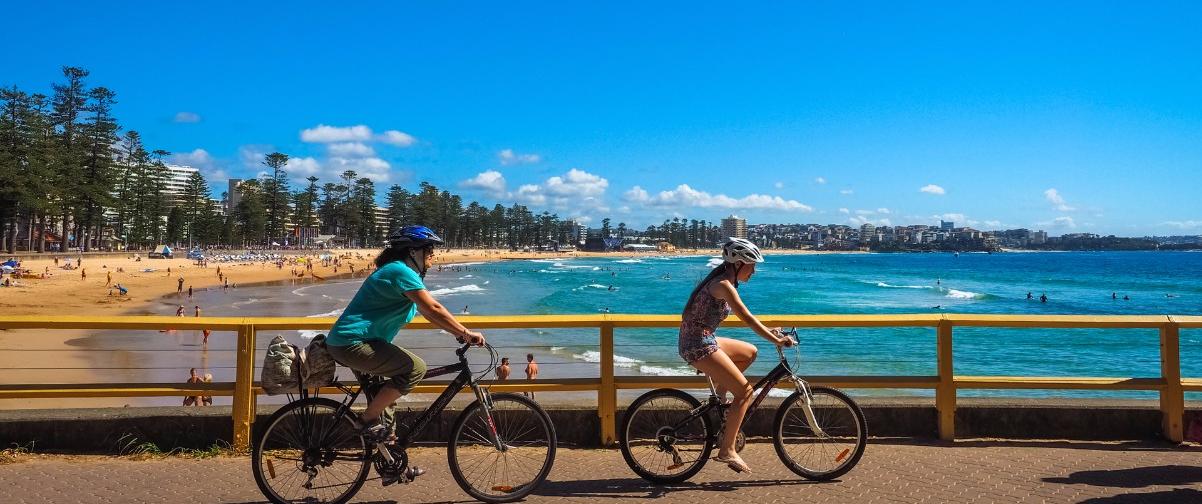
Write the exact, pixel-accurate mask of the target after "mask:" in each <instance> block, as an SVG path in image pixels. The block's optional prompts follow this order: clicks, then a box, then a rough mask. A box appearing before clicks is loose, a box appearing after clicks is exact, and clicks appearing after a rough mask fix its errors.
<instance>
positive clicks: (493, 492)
mask: <svg viewBox="0 0 1202 504" xmlns="http://www.w3.org/2000/svg"><path fill="white" fill-rule="evenodd" d="M485 347H486V348H487V349H488V351H489V354H490V356H491V358H492V363H491V364H490V365H489V367H488V369H486V370H485V371H484V372H482V373H478V374H473V373H472V372H471V371H470V370H469V368H468V362H467V357H465V353H466V352H467V350H468V349H469V348H470V346H469V345H464V346H462V347H460V348H459V349H458V350H456V351H455V355H457V356H458V357H459V363H458V364H451V365H448V366H442V367H438V368H433V369H430V370H428V371H426V378H431V377H435V376H440V375H445V374H451V373H456V372H457V373H459V374H458V375H457V376H456V377H455V379H453V380H451V382H450V383H449V384H447V388H446V390H444V391H443V392H442V394H441V395H439V396H438V399H436V400H435V401H434V402H433V403H432V404H430V407H429V408H427V409H426V410H425V411H424V412H422V413H421V414H420V415H419V416H417V417H416V419H413V421H412V422H411V423H409V424H408V425H404V424H402V422H399V421H398V422H397V440H396V442H395V443H392V444H387V443H379V444H375V445H371V444H369V442H368V441H367V440H366V439H364V438H363V437H362V436H361V435H360V434H359V432H360V429H361V428H362V426H363V422H362V421H361V420H360V418H359V414H358V413H356V412H355V411H354V410H352V409H351V405H352V404H354V402H355V399H357V398H358V397H359V394H360V393H363V394H364V395H366V397H367V400H368V402H370V401H371V399H372V397H374V392H375V391H378V390H379V387H381V386H383V383H384V381H385V379H384V378H381V377H375V376H369V375H365V374H361V373H355V375H356V378H358V381H359V388H358V389H353V388H352V387H350V386H347V385H345V384H342V383H335V384H334V386H336V387H338V388H339V389H340V390H342V392H343V393H345V394H346V395H345V397H344V398H343V399H342V401H341V402H339V401H335V400H333V399H330V398H327V397H317V396H316V395H310V394H309V392H308V391H307V390H303V389H302V390H300V391H299V392H298V393H299V396H300V397H299V399H297V400H295V401H292V402H290V403H288V404H287V405H285V406H284V407H283V408H280V410H279V411H276V412H275V413H274V414H272V415H271V417H270V418H268V419H267V422H266V423H265V424H264V426H263V428H262V430H261V432H260V433H259V435H258V436H257V437H256V438H255V441H254V443H253V446H252V451H251V467H252V470H253V472H254V475H255V482H257V483H258V485H259V489H260V490H262V492H263V495H264V496H266V497H267V499H268V500H270V501H271V502H273V503H277V504H284V503H289V504H290V503H297V502H305V503H344V502H347V501H348V500H350V499H351V497H353V496H354V495H355V493H356V492H358V491H359V489H360V488H361V487H362V486H363V483H364V482H365V481H367V479H368V475H369V472H370V471H371V469H372V468H373V466H374V468H375V470H376V472H377V473H378V474H379V475H380V477H381V478H382V479H384V480H385V481H388V482H392V481H399V482H401V483H408V482H409V481H410V480H411V478H412V477H413V474H414V471H411V470H410V469H409V457H408V454H407V451H406V449H407V448H408V447H409V446H410V445H411V444H412V443H413V441H414V440H415V439H416V438H417V437H418V436H419V435H420V434H421V432H422V430H423V429H425V427H426V426H427V424H429V423H430V421H431V420H432V419H433V418H434V417H435V416H437V415H439V414H441V413H442V410H443V408H445V407H446V405H447V403H449V402H450V401H451V399H452V398H453V397H455V394H457V393H459V391H460V390H462V389H463V387H464V386H470V387H471V389H472V392H473V393H474V394H475V396H476V400H475V401H474V402H472V403H471V404H470V405H468V406H467V407H466V408H465V409H464V410H463V412H462V413H460V414H459V417H458V419H457V420H456V421H455V424H454V426H453V427H452V428H451V436H450V439H449V441H448V442H447V462H448V464H449V465H450V468H451V474H452V475H453V476H454V477H455V481H456V482H457V483H459V486H460V487H461V488H463V491H465V492H467V494H468V495H470V496H472V497H473V498H476V499H479V500H481V501H484V502H512V501H516V500H520V499H522V498H524V497H525V496H526V495H528V494H529V493H530V492H531V491H533V490H534V489H535V488H536V487H537V486H538V485H539V484H541V483H542V482H543V480H545V479H546V477H547V474H548V473H549V472H550V471H551V465H552V464H553V463H554V462H555V447H556V439H555V426H554V425H552V424H551V418H550V417H549V416H547V412H546V411H544V410H543V409H542V408H541V407H540V406H539V405H538V404H537V403H535V402H534V401H533V400H531V399H528V398H526V397H523V396H521V395H518V394H509V393H498V394H492V393H489V391H488V389H487V388H486V387H483V386H481V385H479V383H478V382H479V379H480V377H482V376H484V375H486V374H487V373H488V372H490V371H491V370H492V369H493V368H495V367H496V364H497V361H498V359H497V352H496V351H495V350H494V349H493V348H492V346H489V345H485Z"/></svg>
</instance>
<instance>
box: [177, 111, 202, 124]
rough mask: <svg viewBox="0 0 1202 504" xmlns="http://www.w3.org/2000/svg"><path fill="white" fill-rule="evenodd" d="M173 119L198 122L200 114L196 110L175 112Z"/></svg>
mask: <svg viewBox="0 0 1202 504" xmlns="http://www.w3.org/2000/svg"><path fill="white" fill-rule="evenodd" d="M174 121H175V122H177V123H198V122H200V114H197V113H196V112H176V113H175V119H174Z"/></svg>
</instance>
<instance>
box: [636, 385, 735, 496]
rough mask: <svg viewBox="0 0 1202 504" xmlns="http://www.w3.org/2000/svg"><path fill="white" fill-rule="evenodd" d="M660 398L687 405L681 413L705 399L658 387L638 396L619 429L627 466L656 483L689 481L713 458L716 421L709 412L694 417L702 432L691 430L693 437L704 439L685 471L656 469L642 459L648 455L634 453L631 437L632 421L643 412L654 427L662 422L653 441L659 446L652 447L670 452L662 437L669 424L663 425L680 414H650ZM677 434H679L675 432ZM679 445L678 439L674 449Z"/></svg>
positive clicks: (674, 454) (641, 437) (643, 439)
mask: <svg viewBox="0 0 1202 504" xmlns="http://www.w3.org/2000/svg"><path fill="white" fill-rule="evenodd" d="M658 399H664V400H666V401H667V402H668V404H672V403H673V402H675V403H676V404H678V405H680V406H685V408H682V409H681V410H680V413H687V412H688V411H689V410H692V409H694V408H698V407H700V406H701V401H698V400H697V398H696V397H693V396H691V395H689V394H687V393H685V392H683V391H680V390H676V389H667V388H664V389H656V390H652V391H650V392H647V393H646V394H643V395H641V396H639V397H638V399H635V400H634V402H633V403H630V407H629V408H626V414H625V416H623V417H622V425H621V426H620V427H619V429H618V445H619V447H620V448H621V450H622V458H624V459H626V465H627V466H629V467H630V469H631V470H633V471H634V472H635V474H638V475H639V476H640V477H642V478H643V479H645V480H647V481H650V482H652V483H657V484H670V483H680V482H682V481H685V480H688V479H689V478H692V477H693V476H694V475H696V474H697V473H698V472H699V471H701V469H702V468H703V467H705V463H706V461H708V460H709V456H710V452H711V451H713V449H714V444H713V440H712V437H713V432H714V426H713V421H712V420H711V419H710V415H709V414H708V413H706V414H703V415H701V416H699V417H697V418H696V419H694V422H695V424H690V425H692V426H693V428H697V427H700V429H701V432H694V433H691V436H690V438H691V439H694V440H701V445H700V446H698V447H696V448H695V451H696V453H698V456H697V457H696V458H695V459H693V460H692V461H690V462H688V463H687V464H685V465H683V466H681V467H683V469H684V470H683V471H679V472H674V473H671V474H664V473H662V472H656V470H655V469H653V468H648V467H646V466H645V465H644V464H643V463H641V462H640V460H641V459H643V458H645V457H643V456H641V454H638V453H634V448H632V440H631V439H630V437H631V427H632V424H633V423H634V421H635V420H636V419H639V418H640V415H641V414H642V415H643V416H644V417H646V418H647V421H648V422H649V423H650V424H651V425H652V426H654V425H659V427H655V429H656V437H655V438H654V440H653V441H654V442H655V443H657V445H659V446H656V447H653V448H652V450H654V451H658V452H660V453H667V452H665V451H664V449H663V448H662V443H661V441H660V439H659V433H660V432H661V431H662V429H663V428H665V427H668V426H667V425H662V424H665V423H668V422H669V421H671V418H668V417H675V416H677V415H675V414H671V415H667V416H665V415H660V416H659V417H660V418H655V417H652V416H651V415H649V414H646V412H647V411H649V410H647V409H645V408H651V407H653V406H655V404H653V401H656V400H658ZM660 411H663V410H660ZM640 421H642V420H640ZM673 434H675V433H673ZM673 437H674V436H673ZM645 442H649V441H647V440H646V439H645V438H644V436H640V439H639V443H640V444H641V443H645ZM675 444H676V441H675V440H673V441H672V448H673V449H675ZM639 451H645V450H639ZM645 452H646V453H647V454H650V455H652V456H653V457H656V458H659V457H658V456H657V455H655V454H654V453H653V452H652V451H645ZM672 455H673V456H674V457H679V452H676V451H673V453H672ZM665 461H666V460H665ZM672 461H673V463H674V464H679V463H682V462H678V461H677V459H676V458H673V459H672ZM670 467H671V466H670V465H669V466H667V467H665V469H668V468H670Z"/></svg>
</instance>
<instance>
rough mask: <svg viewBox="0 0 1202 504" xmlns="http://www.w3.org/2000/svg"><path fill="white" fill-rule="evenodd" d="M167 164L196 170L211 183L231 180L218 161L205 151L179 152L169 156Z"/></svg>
mask: <svg viewBox="0 0 1202 504" xmlns="http://www.w3.org/2000/svg"><path fill="white" fill-rule="evenodd" d="M167 162H169V163H172V164H178V165H183V166H191V167H193V168H196V169H197V170H200V173H201V174H202V175H204V176H205V178H206V179H208V180H210V181H215V182H221V181H223V180H224V179H227V178H229V177H228V175H226V172H225V170H224V169H223V168H222V167H221V165H220V164H219V163H218V162H217V160H216V159H215V158H213V156H212V155H211V154H209V152H208V151H206V150H204V149H195V150H193V151H192V152H177V153H175V154H172V155H170V156H167Z"/></svg>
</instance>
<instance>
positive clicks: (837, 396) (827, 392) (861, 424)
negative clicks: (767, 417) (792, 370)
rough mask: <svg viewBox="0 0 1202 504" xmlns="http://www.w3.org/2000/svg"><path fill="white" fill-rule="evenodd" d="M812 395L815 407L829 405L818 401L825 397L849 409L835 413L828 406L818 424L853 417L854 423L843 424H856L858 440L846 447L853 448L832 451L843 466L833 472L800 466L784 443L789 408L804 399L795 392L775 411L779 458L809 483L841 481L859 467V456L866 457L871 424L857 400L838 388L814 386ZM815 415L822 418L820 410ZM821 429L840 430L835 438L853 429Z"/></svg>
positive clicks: (799, 430) (773, 427) (774, 443)
mask: <svg viewBox="0 0 1202 504" xmlns="http://www.w3.org/2000/svg"><path fill="white" fill-rule="evenodd" d="M810 393H811V394H812V395H813V396H814V397H815V399H816V400H815V403H816V404H819V405H821V404H826V401H823V400H818V399H819V398H824V397H825V398H830V399H832V400H833V401H834V403H841V404H842V405H843V406H844V407H846V411H845V412H844V413H838V412H834V411H833V410H834V407H826V408H825V409H824V410H823V411H822V416H823V417H824V419H823V420H820V421H819V423H820V424H824V423H827V420H831V419H832V417H836V416H842V415H849V416H850V417H851V418H850V420H851V422H843V423H852V424H854V427H855V431H856V432H855V433H854V437H855V440H854V443H845V444H847V445H850V447H843V448H842V449H838V448H839V447H836V449H835V450H834V451H833V453H834V459H835V460H836V461H837V462H840V463H839V464H838V465H836V466H835V467H833V468H831V469H827V470H815V469H812V468H808V467H805V465H803V464H802V463H799V462H797V461H796V460H794V456H793V455H791V454H790V453H789V450H788V449H787V447H786V446H785V444H786V443H785V427H786V426H785V421H786V419H787V418H788V417H789V412H790V409H791V408H792V407H793V406H794V404H795V403H797V401H799V400H801V393H800V392H794V393H793V394H791V395H790V396H789V397H787V398H785V400H784V401H783V402H781V404H780V408H778V409H777V410H776V419H775V420H774V421H773V424H772V444H773V445H774V446H775V447H776V454H777V456H779V457H780V460H781V462H783V463H784V464H785V467H788V468H789V470H790V471H793V472H794V473H796V474H797V475H798V476H801V477H803V478H806V479H809V480H814V481H827V480H831V479H835V478H838V477H839V476H842V475H844V474H847V472H848V471H850V470H852V468H854V467H855V466H856V464H858V463H859V462H860V457H863V456H864V449H865V447H866V446H867V443H868V423H867V421H865V419H864V411H863V410H861V409H860V406H859V405H858V404H856V402H855V401H854V400H852V398H851V397H849V396H848V395H847V394H845V393H843V392H842V391H840V390H838V389H834V388H830V387H823V386H812V387H810ZM819 407H821V406H819ZM814 416H815V417H818V416H820V414H819V411H814ZM802 418H804V413H803V415H802ZM841 420H847V419H842V418H841ZM806 422H807V424H808V420H806ZM822 427H823V430H824V431H827V430H830V429H835V430H837V431H838V432H836V433H835V434H836V435H839V434H843V433H844V432H845V431H849V430H850V429H848V427H847V426H842V427H833V426H831V425H829V424H828V425H823V426H822ZM809 433H810V432H806V431H804V430H801V429H798V434H799V436H800V435H801V434H806V435H808V434H809ZM848 435H850V432H848V433H847V434H844V436H843V437H847V436H848ZM833 437H834V436H831V437H830V438H833ZM797 439H803V438H802V437H798V438H797ZM815 439H823V438H815ZM826 443H827V442H826V441H814V443H813V445H819V444H821V445H823V446H825V445H826ZM830 453H831V452H827V451H824V452H823V454H824V455H826V456H828V457H829V455H830Z"/></svg>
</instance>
